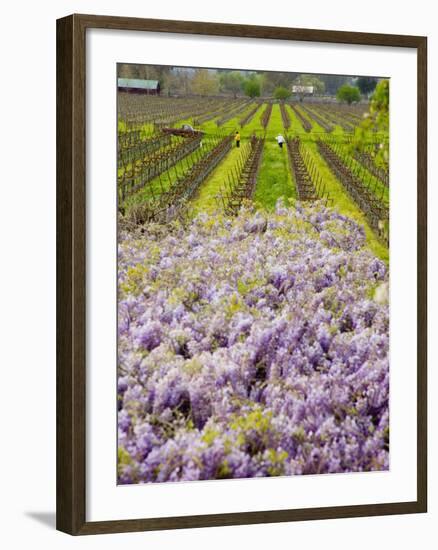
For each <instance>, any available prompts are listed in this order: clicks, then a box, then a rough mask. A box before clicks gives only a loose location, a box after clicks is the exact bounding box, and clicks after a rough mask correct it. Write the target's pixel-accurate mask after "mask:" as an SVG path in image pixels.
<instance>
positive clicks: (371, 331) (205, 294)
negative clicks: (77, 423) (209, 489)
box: [114, 63, 390, 485]
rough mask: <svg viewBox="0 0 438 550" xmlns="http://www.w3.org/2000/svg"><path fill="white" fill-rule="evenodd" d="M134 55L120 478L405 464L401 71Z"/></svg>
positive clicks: (126, 93) (120, 108) (125, 77)
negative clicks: (222, 64)
mask: <svg viewBox="0 0 438 550" xmlns="http://www.w3.org/2000/svg"><path fill="white" fill-rule="evenodd" d="M291 71H293V65H292V64H291ZM117 73H118V74H117V114H116V116H117V129H118V132H117V134H118V135H117V145H118V146H117V182H116V183H114V185H117V216H118V257H117V280H118V287H117V292H118V358H117V359H118V361H117V385H118V387H117V407H118V442H117V446H118V461H117V480H118V484H120V485H126V484H143V483H163V482H180V481H184V482H192V481H201V480H228V479H236V478H256V477H257V478H259V477H271V476H293V475H304V474H307V475H309V474H310V475H317V474H331V473H336V474H341V473H351V474H352V473H355V472H373V471H382V470H388V469H389V466H390V445H389V440H390V434H389V376H390V364H389V330H390V323H389V265H390V261H389V235H390V225H389V195H390V193H389V189H390V182H389V89H390V81H389V80H388V79H386V78H383V77H379V76H362V75H329V74H304V73H297V72H281V73H280V72H269V71H248V70H234V69H233V70H228V69H215V68H191V67H174V66H153V65H133V64H121V63H119V64H118V66H117ZM370 475H371V474H370Z"/></svg>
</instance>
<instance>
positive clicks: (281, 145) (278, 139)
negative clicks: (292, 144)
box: [275, 134, 286, 149]
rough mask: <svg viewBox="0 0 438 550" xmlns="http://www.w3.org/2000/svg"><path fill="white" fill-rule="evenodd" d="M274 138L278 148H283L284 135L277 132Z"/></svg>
mask: <svg viewBox="0 0 438 550" xmlns="http://www.w3.org/2000/svg"><path fill="white" fill-rule="evenodd" d="M275 139H276V140H277V143H278V146H279V147H280V149H283V143H284V142H285V141H286V140H285V139H284V137H283V136H282V135H281V134H278V136H277V137H276V138H275Z"/></svg>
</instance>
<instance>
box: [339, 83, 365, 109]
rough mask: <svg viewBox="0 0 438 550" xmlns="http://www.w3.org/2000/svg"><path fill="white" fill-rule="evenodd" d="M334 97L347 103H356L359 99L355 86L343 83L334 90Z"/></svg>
mask: <svg viewBox="0 0 438 550" xmlns="http://www.w3.org/2000/svg"><path fill="white" fill-rule="evenodd" d="M336 98H337V100H338V101H345V102H346V103H348V104H349V105H350V104H351V103H356V102H358V101H359V100H360V91H359V88H356V86H349V85H348V84H344V85H343V86H341V87H340V88H338V91H337V92H336Z"/></svg>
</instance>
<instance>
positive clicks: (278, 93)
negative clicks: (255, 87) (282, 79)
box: [274, 86, 291, 99]
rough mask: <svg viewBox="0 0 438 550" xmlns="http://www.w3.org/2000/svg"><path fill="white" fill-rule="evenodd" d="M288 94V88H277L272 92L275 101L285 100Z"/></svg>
mask: <svg viewBox="0 0 438 550" xmlns="http://www.w3.org/2000/svg"><path fill="white" fill-rule="evenodd" d="M290 94H291V92H290V90H288V88H285V87H284V86H278V87H277V88H275V90H274V97H275V99H287V98H288V97H289V96H290Z"/></svg>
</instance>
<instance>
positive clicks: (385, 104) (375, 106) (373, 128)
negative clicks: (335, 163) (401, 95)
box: [352, 80, 389, 168]
mask: <svg viewBox="0 0 438 550" xmlns="http://www.w3.org/2000/svg"><path fill="white" fill-rule="evenodd" d="M388 131H389V80H381V81H380V82H379V83H378V84H377V86H376V89H375V90H374V94H373V96H372V98H371V101H370V109H369V113H368V115H367V116H366V118H365V119H364V120H363V122H362V123H361V124H360V126H359V127H358V128H356V132H355V135H354V141H353V146H352V147H353V148H354V149H356V150H364V149H365V148H366V147H367V145H368V144H369V143H374V141H375V136H376V135H377V136H380V140H379V143H378V148H377V151H376V150H372V151H371V155H372V156H373V157H374V159H375V161H376V164H377V165H378V166H381V167H383V168H388V165H389V141H388V139H386V136H387V133H388Z"/></svg>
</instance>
